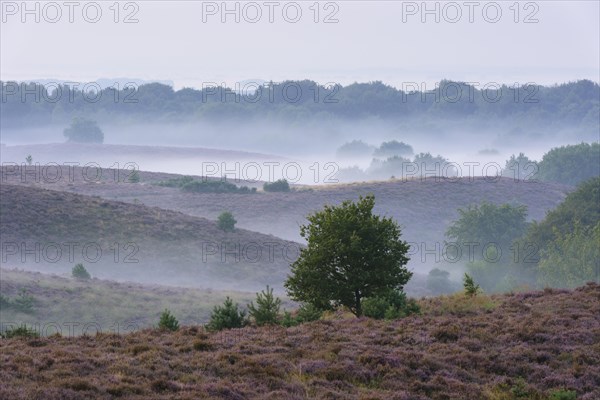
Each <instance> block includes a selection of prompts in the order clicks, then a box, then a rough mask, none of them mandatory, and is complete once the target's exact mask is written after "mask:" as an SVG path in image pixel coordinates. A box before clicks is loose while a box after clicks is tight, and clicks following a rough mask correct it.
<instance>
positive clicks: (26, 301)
mask: <svg viewBox="0 0 600 400" xmlns="http://www.w3.org/2000/svg"><path fill="white" fill-rule="evenodd" d="M34 301H35V299H34V298H33V296H31V295H28V294H27V291H26V290H25V289H21V292H20V293H19V296H18V297H17V298H16V299H14V300H13V307H14V308H15V309H17V310H18V311H21V312H24V313H30V312H33V302H34Z"/></svg>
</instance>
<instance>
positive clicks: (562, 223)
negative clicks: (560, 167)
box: [519, 177, 600, 266]
mask: <svg viewBox="0 0 600 400" xmlns="http://www.w3.org/2000/svg"><path fill="white" fill-rule="evenodd" d="M598 221H600V177H596V178H592V179H589V180H587V181H585V182H582V183H580V184H579V186H577V189H576V190H575V191H573V192H571V193H569V194H568V195H567V197H566V198H565V200H564V201H563V202H562V203H560V204H559V205H558V206H557V207H556V208H555V209H554V210H551V211H549V212H548V213H547V214H546V217H545V218H544V219H543V220H542V221H541V222H534V223H533V224H532V225H531V226H530V227H529V229H528V230H527V234H526V236H525V237H524V239H523V240H522V241H521V243H520V247H521V248H523V249H524V248H525V247H526V246H529V247H532V246H533V247H534V250H536V253H538V252H539V251H541V250H543V249H545V248H547V247H549V246H550V245H551V243H552V242H554V241H555V240H556V239H557V238H558V237H565V236H566V235H567V234H569V233H570V232H572V231H573V229H574V228H575V224H576V223H578V224H579V225H580V226H581V228H582V229H591V228H593V227H594V225H595V224H596V223H597V222H598ZM537 261H539V258H538V257H536V258H535V259H533V260H525V257H520V261H519V262H522V263H523V264H529V266H531V264H534V265H533V266H535V265H536V264H537ZM525 266H527V265H525Z"/></svg>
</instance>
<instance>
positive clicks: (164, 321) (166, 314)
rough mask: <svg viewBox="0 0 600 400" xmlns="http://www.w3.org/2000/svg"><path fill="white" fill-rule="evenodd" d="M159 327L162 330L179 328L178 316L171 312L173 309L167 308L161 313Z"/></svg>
mask: <svg viewBox="0 0 600 400" xmlns="http://www.w3.org/2000/svg"><path fill="white" fill-rule="evenodd" d="M158 327H159V328H160V329H162V330H168V331H176V330H177V329H179V321H177V318H175V316H174V315H173V314H171V311H169V310H167V309H165V311H163V312H162V314H160V320H159V321H158Z"/></svg>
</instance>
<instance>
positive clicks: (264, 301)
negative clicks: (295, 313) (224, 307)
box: [248, 285, 281, 326]
mask: <svg viewBox="0 0 600 400" xmlns="http://www.w3.org/2000/svg"><path fill="white" fill-rule="evenodd" d="M280 306H281V299H280V298H278V297H277V298H276V297H275V296H273V289H272V288H269V285H267V290H266V291H265V290H263V291H261V292H260V293H257V294H256V306H254V302H252V301H251V302H250V304H248V314H249V316H250V317H251V318H253V319H254V322H256V325H258V326H263V325H275V324H277V318H278V317H279V308H280Z"/></svg>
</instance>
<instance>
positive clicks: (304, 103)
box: [0, 80, 600, 129]
mask: <svg viewBox="0 0 600 400" xmlns="http://www.w3.org/2000/svg"><path fill="white" fill-rule="evenodd" d="M0 83H1V84H0V97H1V98H2V108H3V115H2V125H3V127H10V126H14V127H20V126H34V125H43V124H49V123H64V122H66V121H70V120H71V119H72V118H74V117H87V118H91V119H95V120H97V121H99V122H103V121H115V120H120V121H122V122H149V121H154V122H156V121H165V122H167V121H178V122H180V121H182V120H187V121H190V120H200V119H216V120H227V121H231V120H240V121H242V120H243V121H247V120H249V119H252V118H263V117H267V118H280V119H283V120H289V119H293V120H296V121H303V120H306V119H307V118H313V117H314V118H321V119H322V118H343V119H360V118H366V117H379V118H385V119H406V118H410V117H415V118H420V119H422V120H425V118H426V119H427V120H429V119H431V118H441V119H449V120H450V119H460V120H464V119H472V120H478V121H484V122H485V123H486V124H489V123H490V121H492V120H496V119H506V118H510V120H511V121H512V122H514V123H515V124H517V125H519V126H522V125H523V124H525V123H534V122H535V123H538V124H542V125H545V126H546V125H548V126H549V125H552V126H554V125H555V124H557V123H559V124H562V125H563V126H568V127H569V128H571V129H573V128H586V129H596V128H597V127H598V126H599V124H600V123H599V121H598V115H599V112H600V104H599V101H598V99H599V98H600V87H599V86H598V84H596V83H594V82H592V81H589V80H580V81H577V82H570V83H566V84H561V85H555V86H536V85H529V86H526V85H524V86H522V87H520V88H517V87H512V86H511V87H509V86H505V85H504V86H500V85H498V86H497V87H494V88H493V89H492V88H490V87H488V88H486V89H484V88H483V86H482V85H469V84H467V83H464V82H454V81H448V80H444V81H442V82H440V83H439V87H438V88H436V89H434V88H424V89H425V91H414V90H413V89H412V87H413V86H410V87H408V86H406V87H405V89H406V90H405V91H403V90H401V89H396V88H394V87H392V86H388V85H385V84H384V83H382V82H380V81H376V82H370V83H354V84H351V85H348V86H340V85H319V84H317V83H316V82H314V81H310V80H303V81H286V82H281V83H277V84H274V83H268V84H265V85H263V86H259V87H257V90H256V91H246V92H244V93H240V92H236V91H235V90H234V89H231V88H226V87H222V86H217V87H207V88H205V89H203V90H197V89H191V88H184V89H181V90H177V91H175V90H173V88H172V87H171V86H168V85H164V84H160V83H151V84H146V85H142V86H139V87H134V86H131V87H126V88H122V89H120V90H117V89H115V88H106V89H103V90H100V91H98V92H93V91H89V90H88V91H83V90H82V89H80V88H78V87H75V88H72V87H69V86H68V85H58V84H56V85H54V84H53V85H46V86H44V85H42V84H38V83H36V82H29V83H18V82H12V81H3V82H0ZM409 89H410V90H409Z"/></svg>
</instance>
